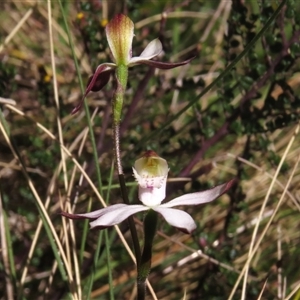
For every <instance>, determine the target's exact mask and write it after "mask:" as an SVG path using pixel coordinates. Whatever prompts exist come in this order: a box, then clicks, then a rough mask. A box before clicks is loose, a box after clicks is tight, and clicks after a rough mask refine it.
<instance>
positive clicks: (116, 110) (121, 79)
mask: <svg viewBox="0 0 300 300" xmlns="http://www.w3.org/2000/svg"><path fill="white" fill-rule="evenodd" d="M127 79H128V67H127V66H125V65H119V66H118V67H117V69H116V80H117V87H116V91H115V93H114V96H113V136H114V137H113V139H114V151H115V159H116V166H117V171H118V175H119V182H120V187H121V193H122V198H123V202H124V203H125V204H129V199H128V193H127V189H126V182H125V178H124V173H123V168H122V161H121V154H120V122H121V115H122V107H123V99H124V93H125V90H126V86H127ZM128 224H129V228H130V232H131V236H132V242H133V247H134V252H135V257H136V264H137V267H138V266H139V263H140V258H141V249H140V244H139V239H138V235H137V231H136V228H135V224H134V221H133V217H129V218H128Z"/></svg>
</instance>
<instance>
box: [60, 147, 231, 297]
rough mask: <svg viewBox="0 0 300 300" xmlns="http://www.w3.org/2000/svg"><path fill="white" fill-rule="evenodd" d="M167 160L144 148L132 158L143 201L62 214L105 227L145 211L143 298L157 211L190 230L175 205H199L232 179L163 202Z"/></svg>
mask: <svg viewBox="0 0 300 300" xmlns="http://www.w3.org/2000/svg"><path fill="white" fill-rule="evenodd" d="M168 171H169V168H168V164H167V162H166V160H164V159H163V158H161V157H159V156H158V155H157V154H156V153H155V152H154V151H147V152H146V153H145V154H144V155H143V157H142V158H140V159H138V160H137V161H136V162H135V165H134V168H133V174H134V177H135V178H136V180H137V183H138V188H139V200H140V201H141V202H142V204H132V205H127V204H115V205H111V206H109V207H106V208H102V209H100V210H96V211H93V212H90V213H84V214H69V213H66V212H62V215H63V216H65V217H68V218H71V219H91V220H93V221H92V222H91V223H90V226H91V228H99V229H103V228H108V227H111V226H114V225H117V224H119V223H121V222H122V221H124V220H126V219H127V218H128V217H129V216H131V215H133V214H136V213H138V212H142V211H147V214H146V216H145V219H144V237H145V241H144V249H143V253H142V257H141V259H140V265H139V266H138V282H137V283H138V295H139V297H138V299H144V296H143V294H144V293H145V281H146V279H147V277H148V274H149V272H150V267H151V256H152V243H153V238H154V235H155V232H156V223H157V215H158V214H159V215H161V216H162V217H163V218H164V219H165V220H166V221H167V222H168V223H169V224H170V225H172V226H174V227H176V228H178V229H179V230H181V231H182V232H184V233H192V232H193V231H194V230H195V229H196V223H195V221H194V220H193V218H192V217H191V216H190V215H189V214H188V213H186V212H185V211H182V210H180V209H176V208H174V207H176V206H184V205H199V204H203V203H207V202H211V201H213V200H215V199H217V198H218V197H220V196H221V195H222V194H224V193H226V192H227V191H228V190H229V189H230V188H231V186H232V185H233V183H234V180H231V181H229V182H227V183H224V184H221V185H218V186H216V187H214V188H212V189H209V190H206V191H202V192H196V193H190V194H185V195H182V196H179V197H176V198H175V199H173V200H171V201H168V202H166V203H162V201H163V200H164V199H165V197H166V183H167V176H168Z"/></svg>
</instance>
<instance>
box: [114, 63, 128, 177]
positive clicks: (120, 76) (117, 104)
mask: <svg viewBox="0 0 300 300" xmlns="http://www.w3.org/2000/svg"><path fill="white" fill-rule="evenodd" d="M127 79H128V67H127V66H124V65H120V66H118V67H117V69H116V80H117V87H116V91H115V93H114V97H113V120H114V121H113V122H114V123H113V127H114V128H113V131H114V146H115V156H116V166H117V170H118V174H119V175H120V174H123V168H122V162H121V154H120V122H121V115H122V108H123V99H124V93H125V90H126V86H127Z"/></svg>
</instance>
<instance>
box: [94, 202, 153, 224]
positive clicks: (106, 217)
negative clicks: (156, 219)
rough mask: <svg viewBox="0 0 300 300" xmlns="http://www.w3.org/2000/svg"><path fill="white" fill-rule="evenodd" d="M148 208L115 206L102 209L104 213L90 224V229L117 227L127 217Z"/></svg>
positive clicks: (142, 206)
mask: <svg viewBox="0 0 300 300" xmlns="http://www.w3.org/2000/svg"><path fill="white" fill-rule="evenodd" d="M148 209H149V208H148V207H146V206H144V205H138V204H137V205H126V204H115V205H112V206H109V207H107V208H104V209H103V210H105V211H104V213H102V214H101V216H100V217H98V218H97V219H96V220H95V221H93V222H91V223H90V226H91V228H94V227H98V226H99V227H110V226H113V225H117V224H119V223H121V222H122V221H124V220H125V219H127V218H128V217H129V216H131V215H134V214H136V213H138V212H140V211H145V210H148Z"/></svg>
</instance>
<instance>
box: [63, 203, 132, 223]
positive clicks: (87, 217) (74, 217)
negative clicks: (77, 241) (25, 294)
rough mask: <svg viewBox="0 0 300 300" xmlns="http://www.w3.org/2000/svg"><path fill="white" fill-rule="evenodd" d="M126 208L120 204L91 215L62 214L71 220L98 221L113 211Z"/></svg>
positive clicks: (92, 212) (96, 211) (93, 212)
mask: <svg viewBox="0 0 300 300" xmlns="http://www.w3.org/2000/svg"><path fill="white" fill-rule="evenodd" d="M124 206H127V205H126V204H123V203H120V204H115V205H112V206H108V207H105V208H102V209H98V210H95V211H91V212H89V213H84V214H70V213H66V212H62V213H61V214H62V215H63V216H65V217H68V218H70V219H97V218H99V217H101V216H102V215H103V214H105V213H107V212H109V211H112V210H115V209H117V208H120V207H124Z"/></svg>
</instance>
